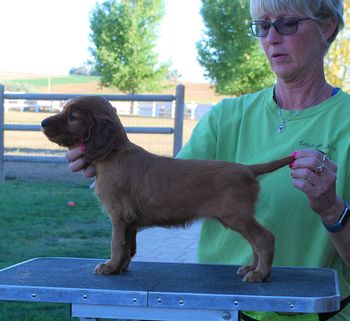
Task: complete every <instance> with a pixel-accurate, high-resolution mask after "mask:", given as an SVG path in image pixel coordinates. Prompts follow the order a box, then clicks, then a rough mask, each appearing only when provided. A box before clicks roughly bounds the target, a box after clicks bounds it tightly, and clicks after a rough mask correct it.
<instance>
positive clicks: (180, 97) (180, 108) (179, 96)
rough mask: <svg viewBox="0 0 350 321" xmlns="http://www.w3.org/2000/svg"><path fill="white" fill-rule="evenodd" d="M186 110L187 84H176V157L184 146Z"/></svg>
mask: <svg viewBox="0 0 350 321" xmlns="http://www.w3.org/2000/svg"><path fill="white" fill-rule="evenodd" d="M184 110H185V86H184V85H181V84H180V85H177V86H176V100H175V120H174V123H175V124H174V150H173V156H174V157H175V156H176V155H177V153H178V152H179V151H180V149H181V147H182V136H183V135H182V134H183V123H184Z"/></svg>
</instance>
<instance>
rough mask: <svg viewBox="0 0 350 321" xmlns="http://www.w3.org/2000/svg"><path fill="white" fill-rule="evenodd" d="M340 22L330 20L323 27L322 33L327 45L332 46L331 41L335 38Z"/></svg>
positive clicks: (333, 19)
mask: <svg viewBox="0 0 350 321" xmlns="http://www.w3.org/2000/svg"><path fill="white" fill-rule="evenodd" d="M337 28H338V22H337V20H336V19H335V18H329V19H327V20H326V21H325V22H324V23H322V25H321V31H322V35H323V37H324V39H325V40H326V41H327V44H328V45H329V44H330V42H331V41H330V40H331V39H332V38H333V35H334V33H335V32H336V31H337Z"/></svg>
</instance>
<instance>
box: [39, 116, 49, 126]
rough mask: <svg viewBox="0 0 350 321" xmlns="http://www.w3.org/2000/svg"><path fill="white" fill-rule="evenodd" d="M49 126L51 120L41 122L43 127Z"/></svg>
mask: <svg viewBox="0 0 350 321" xmlns="http://www.w3.org/2000/svg"><path fill="white" fill-rule="evenodd" d="M48 125H49V120H48V119H47V118H45V119H44V120H43V121H42V122H41V127H42V128H45V127H47V126H48Z"/></svg>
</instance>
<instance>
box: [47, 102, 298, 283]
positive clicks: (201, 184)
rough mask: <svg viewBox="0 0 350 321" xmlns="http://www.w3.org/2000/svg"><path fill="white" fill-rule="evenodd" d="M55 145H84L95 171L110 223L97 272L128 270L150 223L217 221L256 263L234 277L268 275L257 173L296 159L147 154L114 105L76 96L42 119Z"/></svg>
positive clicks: (268, 241)
mask: <svg viewBox="0 0 350 321" xmlns="http://www.w3.org/2000/svg"><path fill="white" fill-rule="evenodd" d="M42 127H43V131H44V133H45V135H46V136H47V137H48V138H49V139H50V140H51V141H53V142H55V143H57V144H59V145H61V146H65V147H73V146H77V145H78V144H80V143H82V142H83V143H84V144H85V145H86V152H85V155H84V156H85V158H86V159H87V160H88V161H90V162H91V163H92V164H93V165H94V167H95V170H96V194H97V196H98V198H99V199H100V200H101V202H102V204H103V206H104V208H105V209H106V210H107V212H108V214H109V216H110V219H111V222H112V245H111V257H110V259H109V260H108V261H107V262H106V263H103V264H99V265H98V266H97V267H96V273H99V274H116V273H120V272H122V271H124V270H126V269H127V268H128V265H129V263H130V260H131V258H132V257H133V255H134V254H135V252H136V232H137V229H138V228H140V227H147V226H168V227H169V226H186V224H188V223H190V222H192V221H194V220H196V219H199V218H215V219H217V220H219V221H220V222H221V223H222V224H223V225H224V226H226V227H228V228H230V229H232V230H234V231H237V232H239V233H241V235H242V236H243V237H245V238H246V239H247V240H248V241H249V242H250V244H251V246H252V249H253V253H254V254H253V261H252V262H251V264H250V265H247V266H242V267H241V268H240V269H239V270H238V273H239V274H241V275H244V280H245V281H250V282H261V281H264V280H266V279H267V278H268V277H269V275H270V272H271V265H272V261H273V255H274V236H273V235H272V233H271V232H269V231H268V230H267V229H265V228H264V227H263V226H261V225H260V224H259V223H258V222H257V221H256V220H255V218H254V210H255V203H256V200H257V196H258V191H259V185H258V182H257V180H256V176H257V175H261V174H265V173H268V172H271V171H274V170H276V169H278V168H280V167H282V166H285V165H287V164H289V163H290V162H291V161H293V159H292V158H291V157H285V158H283V159H280V160H276V161H272V162H270V163H267V164H257V165H242V164H236V163H230V162H224V161H209V160H208V161H206V160H182V159H173V158H168V157H161V156H157V155H154V154H151V153H149V152H147V151H145V150H144V149H142V148H141V147H139V146H137V145H135V144H133V143H132V142H130V140H129V139H128V137H127V135H126V133H125V130H124V128H123V126H122V124H121V122H120V120H119V118H118V116H117V113H116V110H115V108H113V107H112V105H111V104H110V103H109V102H108V101H107V100H106V99H104V98H102V97H100V96H81V97H78V98H75V99H72V100H70V101H68V102H67V104H66V105H65V107H64V109H63V111H62V112H60V113H59V114H57V115H54V116H51V117H49V118H46V119H44V120H43V121H42Z"/></svg>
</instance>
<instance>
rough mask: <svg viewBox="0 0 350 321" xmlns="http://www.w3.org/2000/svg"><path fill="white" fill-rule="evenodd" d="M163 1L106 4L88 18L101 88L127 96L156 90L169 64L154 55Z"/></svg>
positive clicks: (109, 1) (119, 0) (131, 0)
mask: <svg viewBox="0 0 350 321" xmlns="http://www.w3.org/2000/svg"><path fill="white" fill-rule="evenodd" d="M164 13H165V6H164V3H163V0H107V1H105V2H103V3H102V4H99V3H97V4H96V7H95V9H94V10H93V12H92V14H91V17H90V28H91V34H90V38H91V41H92V42H93V44H94V47H92V48H90V50H91V53H92V56H93V58H94V60H95V61H94V64H95V70H96V71H97V72H98V73H99V74H100V75H101V79H100V85H101V86H102V87H112V88H115V89H119V90H121V91H123V92H127V93H132V94H135V93H139V92H142V91H152V90H158V89H159V88H160V87H161V85H160V84H161V81H162V80H163V79H164V77H165V75H166V74H167V72H168V68H169V64H168V63H163V64H159V63H158V54H157V53H155V52H154V47H155V44H156V39H157V28H158V25H159V23H160V21H161V19H162V17H163V16H164Z"/></svg>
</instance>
